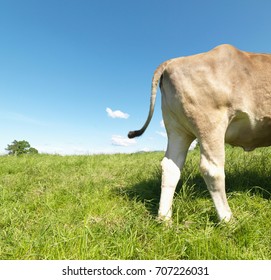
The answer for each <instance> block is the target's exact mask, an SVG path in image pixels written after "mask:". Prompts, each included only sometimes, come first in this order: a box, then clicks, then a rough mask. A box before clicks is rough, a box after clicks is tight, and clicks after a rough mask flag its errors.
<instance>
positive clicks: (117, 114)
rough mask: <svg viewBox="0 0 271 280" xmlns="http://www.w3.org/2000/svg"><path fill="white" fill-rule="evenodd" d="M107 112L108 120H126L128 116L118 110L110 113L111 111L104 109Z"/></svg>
mask: <svg viewBox="0 0 271 280" xmlns="http://www.w3.org/2000/svg"><path fill="white" fill-rule="evenodd" d="M105 111H106V112H107V115H108V116H109V117H110V118H113V119H115V118H119V119H128V118H129V114H127V113H123V112H121V111H119V110H116V111H112V109H110V108H106V110H105Z"/></svg>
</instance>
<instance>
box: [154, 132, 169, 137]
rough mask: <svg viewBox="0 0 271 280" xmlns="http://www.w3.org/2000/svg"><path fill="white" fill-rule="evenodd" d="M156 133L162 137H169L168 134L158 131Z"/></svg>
mask: <svg viewBox="0 0 271 280" xmlns="http://www.w3.org/2000/svg"><path fill="white" fill-rule="evenodd" d="M156 133H157V134H159V135H160V136H162V137H165V138H166V137H167V134H166V132H163V131H156Z"/></svg>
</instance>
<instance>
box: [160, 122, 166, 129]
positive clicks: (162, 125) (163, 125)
mask: <svg viewBox="0 0 271 280" xmlns="http://www.w3.org/2000/svg"><path fill="white" fill-rule="evenodd" d="M160 126H161V127H163V128H165V123H164V120H161V121H160Z"/></svg>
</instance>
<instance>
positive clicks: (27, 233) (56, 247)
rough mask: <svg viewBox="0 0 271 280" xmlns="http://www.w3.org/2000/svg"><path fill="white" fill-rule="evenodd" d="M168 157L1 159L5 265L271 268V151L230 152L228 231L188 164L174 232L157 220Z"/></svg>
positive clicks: (0, 250)
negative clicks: (199, 263) (173, 262)
mask: <svg viewBox="0 0 271 280" xmlns="http://www.w3.org/2000/svg"><path fill="white" fill-rule="evenodd" d="M162 157H163V153H160V152H157V153H139V154H131V155H120V154H117V155H94V156H65V157H62V156H57V155H36V156H24V157H0V259H111V260H112V259H141V260H142V259H271V238H270V236H271V203H270V197H271V184H270V174H271V150H270V149H259V150H256V151H255V152H252V153H244V152H243V151H242V150H241V149H236V148H235V149H232V148H227V163H226V178H227V179H226V183H227V186H228V188H227V194H228V198H229V204H230V206H231V208H232V211H233V213H234V216H235V219H234V221H232V222H230V223H229V224H220V223H218V221H217V217H216V212H215V209H214V206H213V203H212V201H211V198H210V196H209V193H208V192H207V190H206V186H205V184H204V182H203V179H202V177H201V176H200V173H199V170H198V165H199V151H192V152H190V153H189V155H188V159H187V163H186V166H185V169H184V170H183V174H182V180H181V181H182V182H181V183H180V184H179V185H178V192H177V193H176V196H175V199H174V209H173V223H172V225H171V226H166V225H164V224H161V223H159V222H158V221H157V220H156V213H157V210H158V203H159V196H160V180H161V178H160V176H161V171H160V161H161V159H162Z"/></svg>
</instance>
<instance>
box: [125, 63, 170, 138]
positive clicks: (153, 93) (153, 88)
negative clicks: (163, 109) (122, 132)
mask: <svg viewBox="0 0 271 280" xmlns="http://www.w3.org/2000/svg"><path fill="white" fill-rule="evenodd" d="M171 61H172V59H171V60H168V61H165V62H164V63H162V64H161V65H160V66H159V67H158V68H157V69H156V70H155V72H154V75H153V78H152V86H151V101H150V109H149V115H148V118H147V120H146V122H145V124H144V125H143V127H142V128H141V129H139V130H134V131H130V132H129V133H128V137H129V138H134V137H138V136H141V135H142V134H143V133H144V132H145V130H146V129H147V127H148V125H149V123H150V121H151V119H152V115H153V111H154V106H155V100H156V94H157V86H158V82H159V80H160V78H161V76H162V75H163V73H164V71H165V69H166V67H167V66H168V64H169V63H170V62H171Z"/></svg>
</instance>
